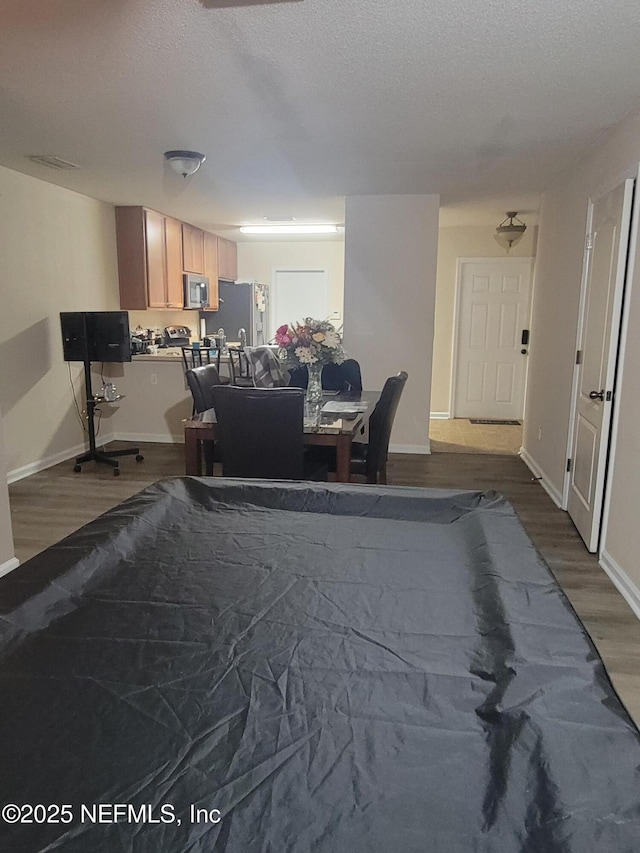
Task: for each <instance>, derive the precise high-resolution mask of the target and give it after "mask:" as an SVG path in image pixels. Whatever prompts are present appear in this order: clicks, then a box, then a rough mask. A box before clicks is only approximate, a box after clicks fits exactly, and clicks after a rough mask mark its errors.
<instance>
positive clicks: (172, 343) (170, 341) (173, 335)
mask: <svg viewBox="0 0 640 853" xmlns="http://www.w3.org/2000/svg"><path fill="white" fill-rule="evenodd" d="M190 339H191V329H190V328H189V327H188V326H166V327H165V330H164V340H163V343H164V345H165V346H167V347H188V346H189V343H190Z"/></svg>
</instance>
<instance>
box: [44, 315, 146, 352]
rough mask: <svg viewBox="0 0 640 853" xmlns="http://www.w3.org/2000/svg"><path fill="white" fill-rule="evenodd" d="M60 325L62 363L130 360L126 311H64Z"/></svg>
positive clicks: (129, 338) (129, 336)
mask: <svg viewBox="0 0 640 853" xmlns="http://www.w3.org/2000/svg"><path fill="white" fill-rule="evenodd" d="M60 325H61V328H62V346H63V350H64V360H65V361H87V360H88V361H112V362H122V361H131V334H130V332H129V315H128V313H127V312H126V311H64V312H61V314H60Z"/></svg>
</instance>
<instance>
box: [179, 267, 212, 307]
mask: <svg viewBox="0 0 640 853" xmlns="http://www.w3.org/2000/svg"><path fill="white" fill-rule="evenodd" d="M184 307H185V308H199V309H201V308H208V307H209V279H208V278H207V276H206V275H193V274H192V273H185V275H184Z"/></svg>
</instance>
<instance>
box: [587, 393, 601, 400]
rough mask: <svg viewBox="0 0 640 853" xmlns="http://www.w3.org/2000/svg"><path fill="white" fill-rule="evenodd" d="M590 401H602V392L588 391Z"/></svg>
mask: <svg viewBox="0 0 640 853" xmlns="http://www.w3.org/2000/svg"><path fill="white" fill-rule="evenodd" d="M589 399H590V400H600V401H602V400H604V391H589Z"/></svg>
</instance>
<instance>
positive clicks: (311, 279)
mask: <svg viewBox="0 0 640 853" xmlns="http://www.w3.org/2000/svg"><path fill="white" fill-rule="evenodd" d="M328 278H329V277H328V276H327V273H326V271H325V270H290V269H287V270H282V269H277V270H275V272H274V280H273V293H272V299H271V309H270V312H269V314H270V323H271V333H270V334H271V337H273V336H274V335H275V333H276V329H277V328H278V327H279V326H282V324H283V323H294V322H295V321H296V320H303V319H304V318H305V317H313V318H314V319H315V320H326V319H327V318H328V316H329V280H328Z"/></svg>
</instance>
